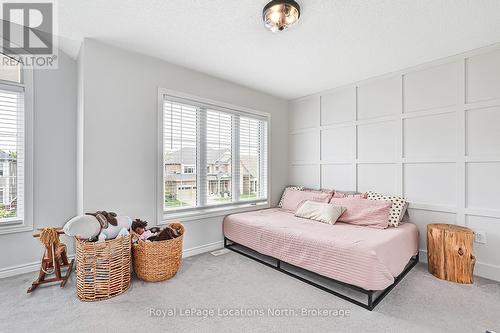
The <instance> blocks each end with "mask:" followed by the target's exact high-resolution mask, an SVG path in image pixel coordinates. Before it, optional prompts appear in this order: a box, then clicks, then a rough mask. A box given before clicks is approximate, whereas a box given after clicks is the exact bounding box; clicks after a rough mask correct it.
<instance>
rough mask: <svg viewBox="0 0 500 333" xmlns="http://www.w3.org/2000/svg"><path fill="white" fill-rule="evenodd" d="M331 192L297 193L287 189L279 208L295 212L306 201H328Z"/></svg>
mask: <svg viewBox="0 0 500 333" xmlns="http://www.w3.org/2000/svg"><path fill="white" fill-rule="evenodd" d="M332 194H333V193H332V192H322V191H312V190H310V191H299V190H295V189H290V188H287V190H286V193H285V195H284V198H283V202H282V205H281V208H283V209H286V210H290V211H292V212H295V211H296V210H297V208H299V206H300V205H301V204H302V203H304V202H305V201H307V200H310V201H317V202H326V203H328V201H330V199H331V197H332Z"/></svg>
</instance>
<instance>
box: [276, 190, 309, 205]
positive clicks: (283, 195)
mask: <svg viewBox="0 0 500 333" xmlns="http://www.w3.org/2000/svg"><path fill="white" fill-rule="evenodd" d="M289 190H297V191H303V190H304V187H302V186H287V187H286V188H285V190H284V191H283V194H282V195H281V199H280V202H279V203H278V207H280V208H281V207H283V201H284V200H285V197H286V195H287V193H288V191H289Z"/></svg>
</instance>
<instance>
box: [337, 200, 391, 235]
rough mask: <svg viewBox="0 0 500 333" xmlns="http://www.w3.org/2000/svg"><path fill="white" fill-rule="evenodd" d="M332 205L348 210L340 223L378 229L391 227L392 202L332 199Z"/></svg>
mask: <svg viewBox="0 0 500 333" xmlns="http://www.w3.org/2000/svg"><path fill="white" fill-rule="evenodd" d="M330 203H331V204H333V205H335V206H342V207H345V208H347V210H346V211H345V212H344V214H342V215H341V216H340V217H339V218H338V220H337V221H338V222H344V223H350V224H354V225H360V226H366V227H371V228H378V229H385V228H387V227H388V226H389V212H390V211H391V206H392V202H390V201H383V200H367V199H362V198H332V199H331V200H330Z"/></svg>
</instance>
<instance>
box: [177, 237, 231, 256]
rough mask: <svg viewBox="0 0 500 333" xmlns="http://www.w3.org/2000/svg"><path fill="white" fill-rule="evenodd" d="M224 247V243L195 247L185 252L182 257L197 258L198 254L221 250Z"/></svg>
mask: <svg viewBox="0 0 500 333" xmlns="http://www.w3.org/2000/svg"><path fill="white" fill-rule="evenodd" d="M222 247H224V241H218V242H214V243H209V244H204V245H200V246H195V247H192V248H190V249H185V250H183V251H182V257H183V258H187V257H192V256H195V255H197V254H201V253H205V252H210V251H214V250H217V249H220V248H222Z"/></svg>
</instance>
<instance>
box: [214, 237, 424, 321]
mask: <svg viewBox="0 0 500 333" xmlns="http://www.w3.org/2000/svg"><path fill="white" fill-rule="evenodd" d="M229 242H231V243H229ZM235 245H237V246H241V247H243V248H247V247H245V246H243V245H241V244H238V243H236V242H234V241H232V240H230V239H229V238H227V237H224V247H225V248H226V249H229V250H231V251H234V252H236V253H239V254H241V255H243V256H245V257H247V258H250V259H253V260H255V261H258V262H260V263H261V264H264V265H266V266H268V267H271V268H274V269H276V270H278V271H280V272H282V273H285V274H287V275H289V276H291V277H294V278H296V279H298V280H300V281H302V282H305V283H308V284H310V285H312V286H314V287H316V288H319V289H321V290H323V291H326V292H328V293H330V294H333V295H335V296H337V297H340V298H342V299H344V300H346V301H348V302H351V303H353V304H355V305H357V306H360V307H362V308H364V309H367V310H370V311H372V310H373V309H374V308H375V307H376V306H377V305H378V304H379V303H380V302H381V301H382V300H383V299H384V298H385V296H387V295H388V294H389V293H390V292H391V290H392V289H394V287H395V286H397V285H398V283H399V282H401V280H402V279H403V278H404V277H405V276H406V274H408V272H409V271H410V270H411V269H412V268H413V267H415V265H416V264H418V261H419V254H416V255H415V256H413V257H412V258H411V259H410V261H409V262H408V264H407V265H406V267H405V269H404V270H403V272H401V274H399V275H398V276H397V277H396V278H395V279H394V283H393V284H391V285H390V286H389V287H387V288H385V289H384V290H381V291H375V290H366V289H363V288H361V287H358V286H355V285H352V284H348V283H345V282H342V281H338V280H335V279H331V278H328V277H326V276H323V275H320V274H317V273H314V272H311V271H308V270H305V269H303V268H300V267H297V266H294V265H292V264H288V263H286V264H287V265H290V266H293V267H297V268H299V269H302V270H305V271H307V272H310V273H313V274H314V275H316V276H319V277H321V278H323V279H327V280H328V281H331V282H334V283H336V284H339V285H341V286H344V287H347V288H349V289H352V290H355V291H358V292H360V293H363V294H365V295H367V296H368V302H367V303H362V302H360V301H358V300H356V299H354V298H351V297H349V296H346V295H344V294H341V293H340V292H338V291H335V290H332V289H330V288H327V287H325V286H323V285H321V284H318V283H316V282H314V281H311V280H308V279H307V278H305V277H302V276H300V275H297V274H294V273H292V272H290V271H287V270H286V269H283V268H282V267H281V260H279V259H276V258H274V257H270V256H266V255H261V256H263V257H266V258H270V259H273V260H275V261H276V265H273V264H272V263H269V262H267V261H264V260H262V259H259V258H257V257H255V256H252V255H251V254H249V253H246V252H244V251H241V250H238V249H236V248H234V246H235ZM248 249H250V250H252V249H251V248H248ZM377 292H381V293H380V294H379V295H378V296H377V297H376V298H374V294H375V293H377Z"/></svg>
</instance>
